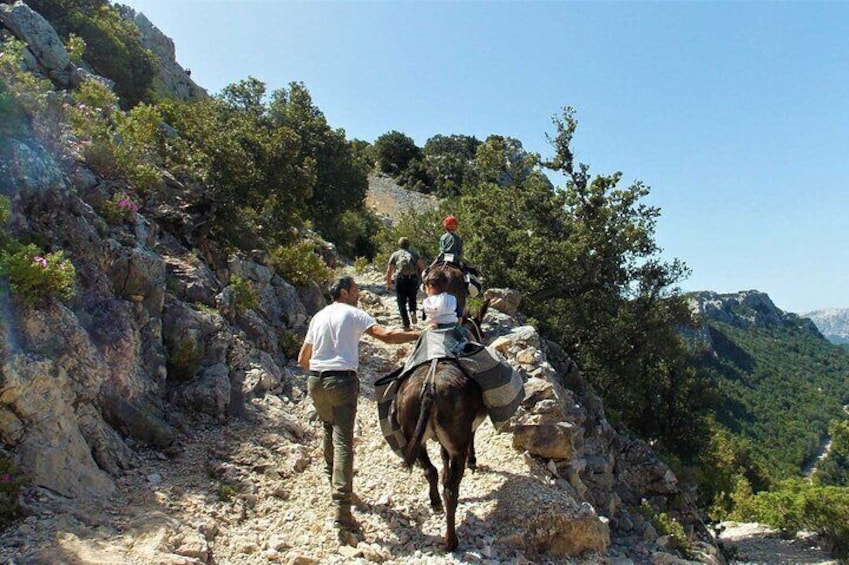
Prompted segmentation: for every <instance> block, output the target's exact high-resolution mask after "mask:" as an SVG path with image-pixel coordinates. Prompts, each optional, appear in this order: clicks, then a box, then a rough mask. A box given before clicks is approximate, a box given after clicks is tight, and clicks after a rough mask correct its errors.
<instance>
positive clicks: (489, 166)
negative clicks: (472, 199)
mask: <svg viewBox="0 0 849 565" xmlns="http://www.w3.org/2000/svg"><path fill="white" fill-rule="evenodd" d="M475 164H476V170H477V174H478V181H480V182H493V183H496V184H498V185H499V186H508V185H521V184H522V183H524V182H525V180H526V179H527V178H528V177H529V176H530V175H531V174H533V172H534V170H535V168H536V167H537V165H538V164H539V155H536V154H533V153H528V152H527V151H525V149H524V147H522V142H521V141H519V140H518V139H515V138H512V137H503V136H500V135H490V136H489V137H487V138H486V141H484V142H483V143H482V144H481V145H479V146H478V148H477V151H476V153H475Z"/></svg>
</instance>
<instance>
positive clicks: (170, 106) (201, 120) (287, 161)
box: [161, 78, 316, 247]
mask: <svg viewBox="0 0 849 565" xmlns="http://www.w3.org/2000/svg"><path fill="white" fill-rule="evenodd" d="M263 96H264V86H263V85H262V83H260V82H259V81H256V80H255V79H251V78H249V79H247V80H245V81H241V82H240V83H237V84H235V85H231V87H228V88H227V89H225V90H224V91H223V92H222V95H221V96H220V97H216V98H210V99H208V100H202V101H197V102H193V103H186V102H170V103H167V104H163V105H161V107H162V108H163V114H164V115H165V118H166V120H167V121H168V122H169V123H171V124H172V125H173V126H174V128H176V130H177V131H178V132H179V135H180V138H179V139H178V140H174V141H172V142H171V143H170V144H169V148H168V151H167V155H166V163H168V164H169V165H170V166H171V168H172V169H174V170H175V171H177V172H178V173H181V174H184V175H187V176H188V177H189V178H197V179H201V180H202V182H203V184H204V186H205V187H206V192H205V196H206V198H207V199H208V201H207V203H206V204H205V206H206V207H207V208H208V209H209V212H210V214H211V224H210V228H211V231H212V233H213V235H214V236H217V237H221V238H223V239H225V240H227V241H230V242H233V243H235V244H236V245H237V246H239V247H251V246H255V245H257V244H258V243H262V242H265V243H266V244H268V245H272V244H285V243H288V242H290V241H291V240H292V237H293V233H292V231H291V228H293V227H295V228H297V227H299V226H300V225H302V217H303V216H304V214H305V211H306V203H307V200H308V199H309V198H310V196H311V195H312V188H313V186H314V185H315V179H316V172H315V161H314V160H311V159H307V160H304V159H300V158H299V157H300V153H301V139H300V137H299V135H298V133H297V132H296V131H294V130H293V129H291V128H289V127H286V126H281V125H277V124H275V123H274V120H273V119H272V118H271V117H270V116H269V113H268V111H267V110H266V109H265V107H264V105H263V104H261V102H260V101H261V100H262V98H263ZM257 239H258V240H259V241H257Z"/></svg>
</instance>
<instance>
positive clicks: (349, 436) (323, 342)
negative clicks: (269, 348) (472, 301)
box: [298, 277, 421, 531]
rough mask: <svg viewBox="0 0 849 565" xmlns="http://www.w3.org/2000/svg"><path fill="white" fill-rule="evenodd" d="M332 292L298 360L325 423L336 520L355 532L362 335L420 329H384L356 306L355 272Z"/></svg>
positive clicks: (412, 334)
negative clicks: (356, 422) (356, 427)
mask: <svg viewBox="0 0 849 565" xmlns="http://www.w3.org/2000/svg"><path fill="white" fill-rule="evenodd" d="M329 292H330V297H331V298H332V299H333V302H332V303H331V304H330V305H328V306H326V307H324V308H323V309H322V310H321V311H319V312H318V313H317V314H316V315H315V316H313V318H312V320H310V325H309V329H308V330H307V335H306V337H305V338H304V344H303V346H301V351H300V353H298V364H299V365H300V366H301V367H303V368H304V370H306V371H309V378H308V379H307V388H308V390H309V393H310V397H311V398H312V401H313V404H314V405H315V409H316V411H317V412H318V416H319V418H321V421H322V422H323V424H324V462H325V472H326V473H327V474H328V476H329V477H330V484H331V487H332V499H333V502H334V504H335V506H336V508H335V514H334V525H335V526H336V527H337V528H340V529H341V530H348V531H357V530H359V526H358V524H357V522H356V520H354V517H353V515H352V514H351V502H352V495H353V479H354V420H355V418H356V415H357V395H358V393H359V390H360V382H359V380H358V379H357V369H358V367H359V341H360V337H362V335H363V334H364V333H367V334H368V335H370V336H372V337H374V338H377V339H379V340H381V341H384V342H386V343H406V342H409V341H415V340H416V339H418V337H419V335H421V332H418V331H407V330H399V329H388V328H385V327H383V326H381V325H380V324H378V323H377V321H376V320H375V319H374V318H372V317H371V316H370V315H368V314H367V313H365V312H363V311H362V310H360V309H359V308H357V307H356V306H357V302H358V301H359V297H360V291H359V289H358V288H357V283H356V282H354V279H353V277H341V278H339V279H337V280H335V281H334V282H333V284H331V285H330V288H329Z"/></svg>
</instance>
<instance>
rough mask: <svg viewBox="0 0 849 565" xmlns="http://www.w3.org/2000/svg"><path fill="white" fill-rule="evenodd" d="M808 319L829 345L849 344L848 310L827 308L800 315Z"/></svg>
mask: <svg viewBox="0 0 849 565" xmlns="http://www.w3.org/2000/svg"><path fill="white" fill-rule="evenodd" d="M802 316H804V317H805V318H810V319H811V320H812V321H813V322H814V324H816V326H817V328H818V329H819V330H820V333H822V335H823V336H825V338H826V339H828V340H829V341H830V342H831V343H838V344H846V343H849V308H827V309H825V310H815V311H813V312H808V313H807V314H802Z"/></svg>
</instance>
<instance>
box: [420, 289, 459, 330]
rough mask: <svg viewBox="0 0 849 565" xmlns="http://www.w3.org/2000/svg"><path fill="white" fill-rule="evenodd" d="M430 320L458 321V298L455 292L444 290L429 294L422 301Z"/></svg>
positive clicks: (439, 322)
mask: <svg viewBox="0 0 849 565" xmlns="http://www.w3.org/2000/svg"><path fill="white" fill-rule="evenodd" d="M422 308H423V309H424V312H425V316H427V321H428V322H435V323H437V324H456V323H457V298H456V297H455V296H454V295H453V294H448V293H447V292H443V293H441V294H433V295H431V296H428V297H427V298H425V299H424V301H423V302H422Z"/></svg>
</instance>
